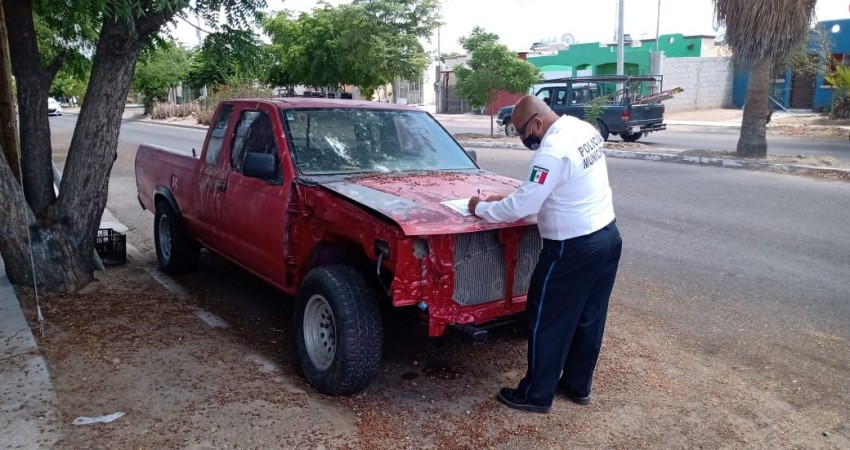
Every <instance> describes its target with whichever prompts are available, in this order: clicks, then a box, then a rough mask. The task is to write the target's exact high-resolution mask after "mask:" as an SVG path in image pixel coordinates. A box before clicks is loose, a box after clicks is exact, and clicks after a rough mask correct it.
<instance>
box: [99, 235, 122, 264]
mask: <svg viewBox="0 0 850 450" xmlns="http://www.w3.org/2000/svg"><path fill="white" fill-rule="evenodd" d="M94 249H95V250H97V254H98V256H100V260H101V261H102V262H103V265H104V266H111V265H115V264H126V263H127V236H124V235H123V234H122V233H119V232H117V231H115V230H113V229H112V228H101V229H99V230H97V239H96V240H95V241H94Z"/></svg>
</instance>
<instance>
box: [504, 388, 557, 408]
mask: <svg viewBox="0 0 850 450" xmlns="http://www.w3.org/2000/svg"><path fill="white" fill-rule="evenodd" d="M496 400H498V401H500V402H501V403H502V404H503V405H505V406H507V407H508V408H513V409H518V410H520V411H531V412H536V413H543V414H546V413H548V412H549V409H551V408H552V406H551V405H550V406H544V405H535V404H533V403H528V402H526V401H525V400H522V399H520V398H519V395H518V394H517V391H516V389H511V388H502V389H501V390H499V393H498V394H496Z"/></svg>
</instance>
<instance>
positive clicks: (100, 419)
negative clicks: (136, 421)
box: [71, 411, 125, 425]
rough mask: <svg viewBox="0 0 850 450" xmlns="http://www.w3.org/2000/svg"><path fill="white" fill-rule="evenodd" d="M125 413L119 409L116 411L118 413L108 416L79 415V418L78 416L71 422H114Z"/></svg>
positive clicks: (88, 423) (83, 423) (87, 423)
mask: <svg viewBox="0 0 850 450" xmlns="http://www.w3.org/2000/svg"><path fill="white" fill-rule="evenodd" d="M124 414H125V413H123V412H121V411H118V412H116V413H112V414H110V415H108V416H100V417H77V418H76V419H74V421H73V422H71V423H73V424H74V425H91V424H93V423H109V422H112V421H115V420H118V419H120V418H122V417H124Z"/></svg>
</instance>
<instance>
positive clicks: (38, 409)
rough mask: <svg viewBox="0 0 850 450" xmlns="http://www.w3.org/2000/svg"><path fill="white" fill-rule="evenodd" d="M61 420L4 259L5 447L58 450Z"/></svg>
mask: <svg viewBox="0 0 850 450" xmlns="http://www.w3.org/2000/svg"><path fill="white" fill-rule="evenodd" d="M60 421H61V418H60V415H59V407H58V403H57V401H56V394H55V393H54V391H53V384H52V383H51V381H50V374H49V373H48V371H47V364H46V363H45V361H44V358H43V357H42V356H41V354H40V353H39V352H38V347H37V345H36V342H35V338H34V337H33V334H32V331H30V327H29V324H27V321H26V319H25V318H24V314H23V312H22V311H21V305H20V303H19V302H18V298H17V296H16V295H15V290H14V289H13V288H12V285H11V283H10V282H9V279H8V278H7V277H6V266H5V264H4V263H3V260H2V259H0V429H2V430H3V432H2V438H0V447H2V448H25V449H41V448H45V449H46V448H52V447H53V445H54V444H55V443H56V441H57V440H58V439H59V438H60V437H61V432H60V431H59V430H60V429H61V424H60Z"/></svg>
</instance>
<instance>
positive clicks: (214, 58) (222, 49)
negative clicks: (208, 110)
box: [188, 27, 269, 87]
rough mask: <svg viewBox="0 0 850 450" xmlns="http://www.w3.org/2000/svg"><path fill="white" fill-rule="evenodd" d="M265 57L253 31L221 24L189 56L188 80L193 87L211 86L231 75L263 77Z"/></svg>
mask: <svg viewBox="0 0 850 450" xmlns="http://www.w3.org/2000/svg"><path fill="white" fill-rule="evenodd" d="M268 59H269V58H268V51H266V49H265V46H264V45H262V43H261V42H260V40H259V38H258V37H257V35H256V34H254V32H253V31H251V30H240V29H234V28H230V27H225V28H224V29H223V30H222V31H220V32H216V33H211V34H209V35H207V37H206V38H205V39H204V43H203V45H202V46H201V48H200V49H199V50H198V51H197V52H195V53H194V54H193V55H192V61H191V67H190V69H189V73H188V81H189V84H191V85H192V86H194V87H202V86H209V87H214V86H217V85H220V84H225V83H227V82H228V81H229V80H231V79H234V78H246V79H264V78H266V76H265V70H266V67H267V65H268Z"/></svg>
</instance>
